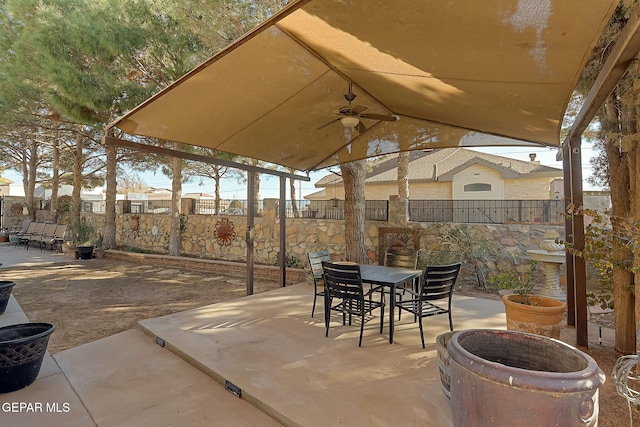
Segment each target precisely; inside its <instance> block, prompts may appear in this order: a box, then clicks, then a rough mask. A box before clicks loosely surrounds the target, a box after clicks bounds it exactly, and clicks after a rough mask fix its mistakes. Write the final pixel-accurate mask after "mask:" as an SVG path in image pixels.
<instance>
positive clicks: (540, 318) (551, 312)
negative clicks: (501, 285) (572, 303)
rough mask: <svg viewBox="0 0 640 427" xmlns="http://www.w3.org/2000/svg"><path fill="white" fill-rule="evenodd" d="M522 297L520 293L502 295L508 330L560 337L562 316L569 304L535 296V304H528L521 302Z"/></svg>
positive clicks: (533, 299)
mask: <svg viewBox="0 0 640 427" xmlns="http://www.w3.org/2000/svg"><path fill="white" fill-rule="evenodd" d="M520 299H521V297H520V295H505V296H503V297H502V303H503V304H504V307H505V311H506V314H507V329H508V330H512V331H521V332H529V333H531V334H536V335H543V336H545V337H550V338H555V339H558V338H560V330H561V328H562V317H563V314H564V312H565V311H566V310H567V304H565V303H564V302H562V301H558V300H555V299H552V298H546V297H541V296H533V297H531V301H532V302H533V303H534V304H535V305H526V304H520V303H519V302H518V301H519V300H520Z"/></svg>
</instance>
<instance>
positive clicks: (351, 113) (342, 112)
mask: <svg viewBox="0 0 640 427" xmlns="http://www.w3.org/2000/svg"><path fill="white" fill-rule="evenodd" d="M352 86H353V83H349V92H348V93H345V94H344V99H346V100H347V102H348V103H349V104H348V105H345V106H344V107H342V108H340V109H339V110H338V112H337V113H336V114H337V115H338V116H340V117H338V118H336V119H333V120H331V121H329V122H327V123H325V124H323V125H322V126H320V127H318V128H317V129H316V130H320V129H322V128H324V127H327V126H329V125H330V124H332V123H335V122H337V121H339V122H340V123H342V126H344V127H346V128H351V129H353V128H356V129H358V132H359V133H363V132H364V131H366V130H367V127H366V126H365V125H364V123H362V120H360V119H361V118H362V119H371V120H378V121H386V122H395V121H396V120H398V118H397V117H396V116H392V115H390V114H373V113H364V111H365V110H366V109H367V106H366V105H352V104H351V103H352V102H353V100H354V99H356V94H354V93H353V91H352Z"/></svg>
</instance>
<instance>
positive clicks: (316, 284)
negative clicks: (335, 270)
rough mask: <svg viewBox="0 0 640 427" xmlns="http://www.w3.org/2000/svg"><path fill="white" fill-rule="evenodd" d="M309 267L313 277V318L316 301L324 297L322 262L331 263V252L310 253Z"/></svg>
mask: <svg viewBox="0 0 640 427" xmlns="http://www.w3.org/2000/svg"><path fill="white" fill-rule="evenodd" d="M307 258H308V259H309V266H310V267H311V277H312V278H313V307H312V308H311V317H313V314H314V313H315V311H316V300H317V298H318V297H324V278H323V277H322V262H323V261H331V255H329V251H327V250H323V251H319V252H309V253H308V254H307Z"/></svg>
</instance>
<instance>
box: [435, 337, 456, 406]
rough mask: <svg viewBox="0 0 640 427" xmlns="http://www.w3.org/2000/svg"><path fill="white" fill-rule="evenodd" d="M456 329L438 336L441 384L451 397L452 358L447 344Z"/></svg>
mask: <svg viewBox="0 0 640 427" xmlns="http://www.w3.org/2000/svg"><path fill="white" fill-rule="evenodd" d="M455 333H456V331H449V332H445V333H443V334H440V335H438V336H437V337H436V349H437V350H438V370H439V371H440V384H441V386H442V392H443V393H444V395H445V396H446V397H447V399H451V358H450V357H449V352H448V351H447V345H448V344H449V341H450V340H451V337H452V336H453V334H455Z"/></svg>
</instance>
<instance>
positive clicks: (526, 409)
mask: <svg viewBox="0 0 640 427" xmlns="http://www.w3.org/2000/svg"><path fill="white" fill-rule="evenodd" d="M447 351H448V353H449V356H450V358H451V413H452V416H453V425H454V426H456V427H462V426H464V427H472V426H487V425H496V426H509V427H525V426H526V427H536V426H551V425H554V426H555V425H558V426H567V427H569V426H597V425H598V388H599V387H600V386H601V385H602V384H603V383H604V380H605V377H604V374H603V373H602V371H601V370H600V368H598V365H597V364H596V362H595V360H593V359H592V358H591V357H590V356H589V355H587V354H585V353H583V352H582V351H580V350H578V349H576V348H574V347H572V346H570V345H568V344H565V343H563V342H561V341H558V340H555V339H551V338H548V337H543V336H540V335H535V334H529V333H524V332H516V331H499V330H490V329H484V330H482V329H478V330H468V331H462V332H458V333H456V334H454V335H453V337H452V338H451V340H450V341H449V344H448V346H447Z"/></svg>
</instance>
